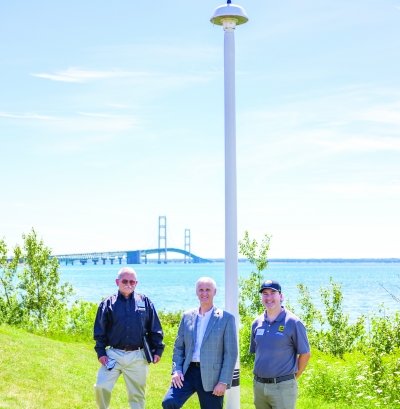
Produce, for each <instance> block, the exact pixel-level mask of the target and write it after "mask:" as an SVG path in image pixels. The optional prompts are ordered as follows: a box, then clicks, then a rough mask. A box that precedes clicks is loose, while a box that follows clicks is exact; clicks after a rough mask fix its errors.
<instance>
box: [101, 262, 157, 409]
mask: <svg viewBox="0 0 400 409" xmlns="http://www.w3.org/2000/svg"><path fill="white" fill-rule="evenodd" d="M115 282H116V284H117V286H118V293H117V294H114V295H112V296H110V297H108V298H105V299H104V300H103V301H102V302H101V303H100V305H99V307H98V310H97V316H96V320H95V323H94V339H95V341H96V345H95V351H96V353H97V357H98V360H99V362H100V363H101V365H102V366H101V367H100V369H99V371H98V375H97V381H96V384H95V391H96V403H97V406H98V408H99V409H108V408H109V405H110V400H111V391H112V389H113V387H114V385H115V382H116V381H117V379H118V378H119V376H120V375H121V374H122V375H123V376H124V380H125V384H126V389H127V393H128V401H129V405H130V407H131V409H144V407H145V387H146V378H147V374H148V370H149V364H148V360H147V359H146V354H145V351H144V347H145V346H146V345H145V342H146V340H147V342H148V345H149V347H150V349H151V353H152V356H151V357H149V360H150V359H151V360H152V362H153V363H155V364H156V363H157V362H159V360H160V358H161V355H162V353H163V350H164V344H163V332H162V328H161V324H160V321H159V319H158V316H157V313H156V310H155V309H154V306H153V304H152V302H151V301H150V300H149V299H148V298H147V297H146V296H144V295H141V294H138V293H136V292H135V288H136V285H137V283H138V281H137V275H136V272H135V271H134V270H133V269H132V268H129V267H124V268H122V269H121V270H120V271H119V272H118V276H117V279H116V280H115ZM144 337H146V339H145V338H144Z"/></svg>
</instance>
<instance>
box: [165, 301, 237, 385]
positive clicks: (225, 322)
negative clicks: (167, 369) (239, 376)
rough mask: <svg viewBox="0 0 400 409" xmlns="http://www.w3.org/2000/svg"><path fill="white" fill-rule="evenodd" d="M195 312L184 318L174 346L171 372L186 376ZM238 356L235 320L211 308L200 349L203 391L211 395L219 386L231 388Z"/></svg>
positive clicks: (192, 347)
mask: <svg viewBox="0 0 400 409" xmlns="http://www.w3.org/2000/svg"><path fill="white" fill-rule="evenodd" d="M198 311H199V310H198V308H196V309H193V310H190V311H186V312H185V313H184V314H183V317H182V320H181V322H180V325H179V329H178V335H177V337H176V340H175V344H174V353H173V356H172V363H173V369H172V370H173V372H174V371H181V372H182V373H183V374H185V373H186V371H187V369H188V368H189V365H190V362H191V360H192V355H193V351H194V347H195V341H196V328H197V325H196V323H197V313H198ZM237 355H238V344H237V336H236V326H235V317H234V316H233V315H232V314H230V313H228V312H226V311H223V310H221V309H219V308H215V307H214V308H213V313H212V315H211V317H210V321H209V323H208V325H207V329H206V332H205V334H204V338H203V342H202V344H201V348H200V372H201V381H202V383H203V388H204V390H205V391H208V392H211V391H212V390H213V389H214V387H215V385H216V384H217V383H218V382H223V383H225V384H227V385H228V387H230V384H231V382H232V374H233V370H234V369H235V363H236V359H237Z"/></svg>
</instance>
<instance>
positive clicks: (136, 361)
mask: <svg viewBox="0 0 400 409" xmlns="http://www.w3.org/2000/svg"><path fill="white" fill-rule="evenodd" d="M107 356H108V357H109V358H113V359H115V360H116V361H117V362H116V364H115V367H114V368H113V369H111V370H108V369H107V368H106V367H105V366H103V365H102V366H101V367H100V369H99V372H98V374H97V381H96V384H95V385H94V388H95V392H96V403H97V407H98V408H99V409H108V408H109V407H110V400H111V391H112V390H113V388H114V385H115V382H117V380H118V378H119V376H120V375H121V374H122V375H123V377H124V380H125V385H126V390H127V393H128V401H129V405H130V408H131V409H144V407H145V390H146V379H147V374H148V372H149V364H148V363H147V361H146V357H145V355H144V352H143V350H139V351H129V352H128V351H127V352H126V351H122V350H120V349H114V348H110V349H108V350H107Z"/></svg>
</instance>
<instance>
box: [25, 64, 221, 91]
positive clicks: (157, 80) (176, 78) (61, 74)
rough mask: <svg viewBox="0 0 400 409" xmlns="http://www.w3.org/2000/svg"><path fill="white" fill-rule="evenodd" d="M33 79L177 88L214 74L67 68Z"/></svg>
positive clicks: (39, 75)
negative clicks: (117, 81)
mask: <svg viewBox="0 0 400 409" xmlns="http://www.w3.org/2000/svg"><path fill="white" fill-rule="evenodd" d="M31 75H32V76H33V77H37V78H41V79H46V80H50V81H59V82H69V83H81V84H82V83H87V82H92V81H98V80H109V79H126V80H129V81H130V82H132V81H135V82H140V83H142V84H143V83H145V84H148V83H151V84H156V85H157V86H160V85H164V86H168V87H170V86H177V85H180V86H182V85H185V84H188V83H204V82H207V81H209V80H210V78H212V77H213V76H215V75H216V74H215V72H202V73H194V74H177V75H171V74H170V73H168V74H165V73H162V72H161V73H157V72H144V71H123V70H108V71H96V70H86V69H80V68H75V67H71V68H67V69H66V70H62V71H57V72H54V73H51V72H50V73H32V74H31Z"/></svg>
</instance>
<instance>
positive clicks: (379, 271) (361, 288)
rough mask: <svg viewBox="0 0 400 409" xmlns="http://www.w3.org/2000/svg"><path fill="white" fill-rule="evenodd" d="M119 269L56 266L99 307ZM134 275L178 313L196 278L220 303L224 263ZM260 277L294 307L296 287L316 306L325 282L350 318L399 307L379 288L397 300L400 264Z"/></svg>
mask: <svg viewBox="0 0 400 409" xmlns="http://www.w3.org/2000/svg"><path fill="white" fill-rule="evenodd" d="M121 266H122V265H119V264H114V265H110V264H107V265H97V266H95V265H92V264H88V265H86V266H82V265H80V264H79V265H78V264H76V265H74V266H70V265H69V266H61V278H62V280H63V281H68V282H69V283H71V284H72V286H73V287H74V289H75V292H76V294H75V298H76V299H83V300H87V301H93V302H96V303H97V302H99V301H100V300H101V299H102V297H104V296H107V295H110V294H113V293H114V292H115V291H116V288H117V287H116V285H115V276H116V273H117V272H118V270H119V269H120V268H121ZM131 267H133V268H134V269H135V270H136V271H137V273H138V279H139V284H138V287H137V290H138V291H139V292H142V293H144V294H146V295H147V296H148V297H149V298H150V299H151V300H152V301H153V303H154V304H155V306H156V308H157V309H158V310H166V311H178V310H185V309H188V308H191V307H193V306H196V305H197V303H198V301H197V298H196V296H195V290H194V283H195V282H196V280H197V279H198V278H199V277H201V276H209V277H213V278H214V279H215V281H216V282H217V286H218V290H217V296H216V298H215V304H216V305H218V306H220V307H224V304H225V291H224V285H225V271H224V268H225V266H224V263H210V264H181V263H169V264H140V265H131ZM251 270H252V266H251V265H250V264H249V263H239V276H240V277H246V276H248V274H249V273H250V271H251ZM264 276H265V278H266V279H267V278H272V279H275V280H278V281H279V282H280V283H281V285H282V290H283V293H284V295H285V298H286V300H288V301H289V302H290V303H291V304H292V305H294V306H295V307H296V306H298V304H297V299H298V295H299V293H298V290H297V284H299V283H303V284H305V285H307V287H308V288H309V290H310V293H311V297H312V299H313V301H314V303H315V304H316V305H317V306H320V305H321V302H320V296H319V289H320V288H321V287H328V286H329V279H330V277H332V278H333V280H334V281H335V282H336V283H340V284H341V286H342V291H343V296H344V303H343V307H344V311H345V312H346V313H348V314H349V315H350V317H351V318H352V319H354V318H356V317H358V316H359V315H361V314H369V313H374V312H376V313H377V312H378V310H379V307H380V306H381V305H382V304H384V306H385V310H386V311H387V312H393V311H398V310H399V309H400V304H399V303H398V302H396V301H395V300H394V299H393V298H392V297H391V296H390V295H389V294H388V293H387V292H386V291H385V290H384V289H383V288H382V286H384V287H385V288H387V289H388V290H389V291H390V292H391V293H392V294H395V295H396V296H397V297H400V263H394V262H270V263H269V266H268V268H267V270H266V271H265V272H264Z"/></svg>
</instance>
